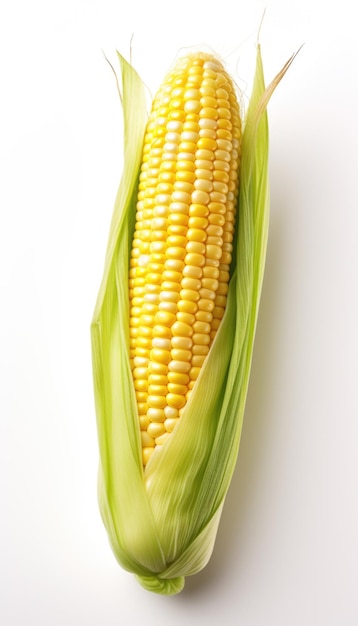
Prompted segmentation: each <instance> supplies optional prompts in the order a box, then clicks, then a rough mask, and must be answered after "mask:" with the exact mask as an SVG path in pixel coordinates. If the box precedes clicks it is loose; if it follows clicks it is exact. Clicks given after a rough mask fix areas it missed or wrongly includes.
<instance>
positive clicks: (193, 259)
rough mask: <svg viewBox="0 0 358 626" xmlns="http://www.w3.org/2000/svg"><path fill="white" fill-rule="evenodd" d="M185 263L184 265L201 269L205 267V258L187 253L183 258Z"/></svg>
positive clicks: (193, 253)
mask: <svg viewBox="0 0 358 626" xmlns="http://www.w3.org/2000/svg"><path fill="white" fill-rule="evenodd" d="M195 219H200V218H195ZM185 263H186V265H189V266H192V265H194V266H197V267H203V266H204V265H205V257H204V256H203V255H202V254H197V253H195V252H189V253H188V254H187V255H186V256H185Z"/></svg>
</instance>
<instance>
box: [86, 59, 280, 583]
mask: <svg viewBox="0 0 358 626" xmlns="http://www.w3.org/2000/svg"><path fill="white" fill-rule="evenodd" d="M119 61H120V65H121V77H122V104H123V114H124V126H125V137H124V170H123V174H122V180H121V184H120V187H119V191H118V195H117V199H116V202H115V207H114V212H113V218H112V223H111V228H110V235H109V244H108V249H107V255H106V261H105V268H104V276H103V280H102V284H101V287H100V291H99V295H98V299H97V303H96V307H95V312H94V316H93V322H92V326H91V336H92V353H93V373H94V390H95V401H96V413H97V426H98V439H99V451H100V466H99V502H100V510H101V514H102V518H103V521H104V524H105V526H106V529H107V532H108V536H109V540H110V543H111V546H112V549H113V551H114V554H115V555H116V557H117V559H118V561H119V562H120V564H121V565H122V566H123V567H124V568H125V569H127V570H129V571H131V572H133V573H135V574H136V576H137V578H138V580H139V581H140V582H141V584H142V585H143V586H144V587H146V588H147V589H149V590H152V591H155V592H158V593H163V594H173V593H178V592H179V591H180V590H181V589H182V587H183V585H184V578H185V576H189V575H192V574H195V573H196V572H198V571H199V570H201V569H202V568H203V567H204V566H205V565H206V563H207V561H208V559H209V558H210V555H211V553H212V550H213V546H214V542H215V537H216V532H217V528H218V524H219V519H220V515H221V511H222V507H223V504H224V499H225V496H226V493H227V491H228V488H229V484H230V480H231V477H232V474H233V471H234V468H235V463H236V459H237V454H238V449H239V442H240V435H241V429H242V421H243V415H244V408H245V400H246V395H247V388H248V382H249V373H250V366H251V360H252V351H253V342H254V335H255V328H256V322H257V314H258V306H259V300H260V292H261V286H262V279H263V271H264V263H265V252H266V242H267V233H268V217H269V189H268V123H267V113H266V106H267V103H268V100H269V98H270V96H271V94H272V92H273V90H274V89H275V87H276V85H277V84H278V82H279V81H280V79H281V78H282V76H283V74H284V73H285V71H286V70H287V67H288V66H289V64H290V63H291V62H292V59H290V61H289V62H288V64H286V66H285V67H284V68H283V70H282V71H281V72H280V74H279V75H278V76H277V77H276V79H275V80H274V81H273V82H272V83H271V85H270V86H269V87H268V88H267V89H265V85H264V76H263V68H262V61H261V53H260V48H258V51H257V64H256V71H255V77H254V85H253V91H252V97H251V100H250V104H249V108H248V111H247V116H246V119H245V128H244V134H243V143H242V160H241V174H240V195H239V209H238V218H237V226H236V229H237V236H236V239H235V246H234V248H235V250H234V260H233V272H232V277H231V280H230V286H229V294H228V301H227V308H226V311H225V315H224V318H223V321H222V323H221V325H220V328H219V330H218V332H217V335H216V338H215V341H214V343H213V345H212V348H211V350H210V352H209V355H208V357H207V359H206V361H205V364H204V366H203V368H202V371H201V373H200V376H199V378H198V380H197V383H196V385H195V387H194V391H193V393H192V395H191V398H190V400H189V402H188V404H187V406H186V408H185V411H184V413H183V415H182V417H181V419H180V422H179V424H178V426H177V427H176V429H175V431H174V433H173V434H172V435H171V437H170V438H169V439H168V441H167V442H166V443H165V445H163V446H162V448H161V449H159V450H158V451H156V452H155V454H154V455H153V456H152V458H151V460H150V462H149V463H148V465H147V467H146V470H145V472H143V469H142V462H141V450H140V431H139V425H138V418H137V408H136V399H135V393H134V386H133V380H132V374H131V369H130V363H129V299H128V271H129V269H128V268H129V255H130V247H131V241H132V234H133V228H134V222H135V204H136V191H137V183H138V175H139V168H140V162H141V155H142V144H143V137H144V130H145V123H146V106H145V89H144V85H143V83H142V81H141V79H140V78H139V76H138V74H137V73H136V72H135V70H134V69H133V67H132V66H131V65H130V64H129V63H127V62H126V61H125V60H124V59H123V57H122V56H120V55H119Z"/></svg>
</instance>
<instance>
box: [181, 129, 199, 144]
mask: <svg viewBox="0 0 358 626" xmlns="http://www.w3.org/2000/svg"><path fill="white" fill-rule="evenodd" d="M198 138H199V133H196V132H194V131H192V130H184V131H183V132H182V133H181V141H182V143H184V142H186V141H188V142H190V143H192V144H193V145H194V146H196V142H197V140H198Z"/></svg>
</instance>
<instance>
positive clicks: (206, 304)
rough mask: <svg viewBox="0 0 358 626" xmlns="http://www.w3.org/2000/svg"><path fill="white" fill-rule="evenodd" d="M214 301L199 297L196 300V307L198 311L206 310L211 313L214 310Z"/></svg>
mask: <svg viewBox="0 0 358 626" xmlns="http://www.w3.org/2000/svg"><path fill="white" fill-rule="evenodd" d="M214 306H215V305H214V302H213V301H212V300H207V299H205V298H200V300H199V301H198V309H200V311H206V312H209V313H211V312H212V311H213V310H214Z"/></svg>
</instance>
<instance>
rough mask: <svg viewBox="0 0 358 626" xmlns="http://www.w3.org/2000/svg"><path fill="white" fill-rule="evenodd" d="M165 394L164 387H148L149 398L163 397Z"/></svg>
mask: <svg viewBox="0 0 358 626" xmlns="http://www.w3.org/2000/svg"><path fill="white" fill-rule="evenodd" d="M166 393H167V386H166V385H149V386H148V394H149V395H150V396H165V395H166Z"/></svg>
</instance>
